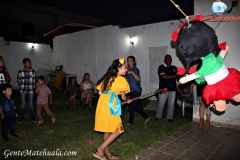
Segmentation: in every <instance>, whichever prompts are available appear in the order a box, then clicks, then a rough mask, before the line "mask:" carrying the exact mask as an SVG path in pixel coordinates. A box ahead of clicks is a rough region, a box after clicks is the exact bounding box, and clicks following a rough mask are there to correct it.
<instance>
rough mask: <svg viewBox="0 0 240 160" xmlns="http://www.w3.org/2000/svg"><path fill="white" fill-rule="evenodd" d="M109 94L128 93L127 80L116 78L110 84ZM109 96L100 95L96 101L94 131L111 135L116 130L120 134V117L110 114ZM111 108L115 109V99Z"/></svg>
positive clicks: (121, 129)
mask: <svg viewBox="0 0 240 160" xmlns="http://www.w3.org/2000/svg"><path fill="white" fill-rule="evenodd" d="M101 86H102V83H101V84H100V85H98V86H97V90H102V89H101ZM109 91H110V92H114V93H116V94H117V95H119V94H120V91H125V93H128V92H130V87H129V84H128V82H127V80H126V79H125V78H124V77H122V76H117V77H116V78H115V80H114V82H113V83H112V86H111V89H110V90H109ZM110 96H111V95H110V94H101V95H100V97H99V99H98V104H97V109H96V114H95V126H94V130H95V131H98V132H110V133H113V132H115V131H116V129H117V128H118V130H119V131H120V132H121V133H122V132H124V129H123V127H122V120H121V117H120V116H114V115H113V114H111V112H110V108H109V105H108V102H109V99H110ZM113 107H114V108H115V109H116V98H114V100H113Z"/></svg>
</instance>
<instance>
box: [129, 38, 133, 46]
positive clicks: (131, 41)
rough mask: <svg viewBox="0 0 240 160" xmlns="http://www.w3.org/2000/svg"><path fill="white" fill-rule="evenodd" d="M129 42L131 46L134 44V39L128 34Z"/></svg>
mask: <svg viewBox="0 0 240 160" xmlns="http://www.w3.org/2000/svg"><path fill="white" fill-rule="evenodd" d="M130 44H131V45H132V46H133V45H134V40H133V37H132V36H130Z"/></svg>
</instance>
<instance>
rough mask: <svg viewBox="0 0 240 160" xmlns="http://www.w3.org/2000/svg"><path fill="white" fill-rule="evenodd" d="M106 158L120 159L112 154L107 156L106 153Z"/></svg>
mask: <svg viewBox="0 0 240 160" xmlns="http://www.w3.org/2000/svg"><path fill="white" fill-rule="evenodd" d="M104 156H105V157H107V158H108V159H119V156H118V155H114V154H112V153H111V155H107V154H106V153H104Z"/></svg>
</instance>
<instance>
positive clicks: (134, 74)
mask: <svg viewBox="0 0 240 160" xmlns="http://www.w3.org/2000/svg"><path fill="white" fill-rule="evenodd" d="M128 73H129V74H132V75H133V77H134V79H136V80H137V81H140V77H139V76H138V75H137V74H136V73H134V72H133V71H128Z"/></svg>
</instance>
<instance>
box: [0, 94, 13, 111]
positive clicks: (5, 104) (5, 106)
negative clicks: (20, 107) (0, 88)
mask: <svg viewBox="0 0 240 160" xmlns="http://www.w3.org/2000/svg"><path fill="white" fill-rule="evenodd" d="M0 108H2V112H3V114H4V115H15V114H16V105H15V102H14V100H13V98H12V97H11V98H10V99H9V98H7V97H6V96H5V95H3V96H1V98H0Z"/></svg>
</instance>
